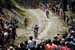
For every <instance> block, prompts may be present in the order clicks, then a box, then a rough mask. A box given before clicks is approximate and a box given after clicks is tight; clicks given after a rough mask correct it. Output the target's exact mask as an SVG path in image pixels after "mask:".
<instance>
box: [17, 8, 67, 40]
mask: <svg viewBox="0 0 75 50" xmlns="http://www.w3.org/2000/svg"><path fill="white" fill-rule="evenodd" d="M27 11H28V12H29V13H30V15H32V25H31V27H34V26H35V25H36V24H38V26H39V27H40V29H39V36H38V38H39V39H48V38H51V39H52V38H53V36H54V35H56V34H58V33H59V34H62V33H64V32H65V31H67V27H66V26H65V23H64V21H63V20H62V19H60V17H58V16H56V15H55V14H53V13H52V12H51V11H50V17H49V19H47V18H46V15H45V12H43V11H42V10H40V9H27ZM32 30H33V28H28V31H27V32H28V33H29V34H25V30H21V29H20V31H19V32H18V35H19V36H21V35H27V36H33V34H34V32H33V31H32ZM20 32H21V34H19V33H20Z"/></svg>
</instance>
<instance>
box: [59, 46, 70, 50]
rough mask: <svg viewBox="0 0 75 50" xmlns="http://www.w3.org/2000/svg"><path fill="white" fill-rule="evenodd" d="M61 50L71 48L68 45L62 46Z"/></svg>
mask: <svg viewBox="0 0 75 50" xmlns="http://www.w3.org/2000/svg"><path fill="white" fill-rule="evenodd" d="M60 50H71V49H70V48H68V47H67V46H62V47H61V48H60Z"/></svg>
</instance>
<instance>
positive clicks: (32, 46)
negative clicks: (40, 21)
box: [28, 36, 36, 50]
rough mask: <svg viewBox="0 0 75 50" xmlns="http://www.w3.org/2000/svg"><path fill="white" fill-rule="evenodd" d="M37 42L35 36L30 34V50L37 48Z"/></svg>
mask: <svg viewBox="0 0 75 50" xmlns="http://www.w3.org/2000/svg"><path fill="white" fill-rule="evenodd" d="M35 46H36V42H35V41H34V40H33V37H32V36H30V39H29V40H28V47H29V49H30V50H35Z"/></svg>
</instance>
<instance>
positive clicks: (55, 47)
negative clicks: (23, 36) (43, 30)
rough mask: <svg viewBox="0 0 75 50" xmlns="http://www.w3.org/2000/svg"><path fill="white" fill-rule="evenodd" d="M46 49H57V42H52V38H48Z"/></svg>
mask: <svg viewBox="0 0 75 50" xmlns="http://www.w3.org/2000/svg"><path fill="white" fill-rule="evenodd" d="M46 47H47V48H46V49H47V50H53V49H55V50H56V49H57V46H56V45H55V44H53V43H52V42H51V40H48V43H47V44H46Z"/></svg>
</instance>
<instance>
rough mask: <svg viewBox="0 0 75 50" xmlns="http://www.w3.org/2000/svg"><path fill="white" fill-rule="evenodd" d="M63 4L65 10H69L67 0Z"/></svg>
mask: <svg viewBox="0 0 75 50" xmlns="http://www.w3.org/2000/svg"><path fill="white" fill-rule="evenodd" d="M62 5H63V10H64V11H66V10H67V0H63V1H62Z"/></svg>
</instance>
